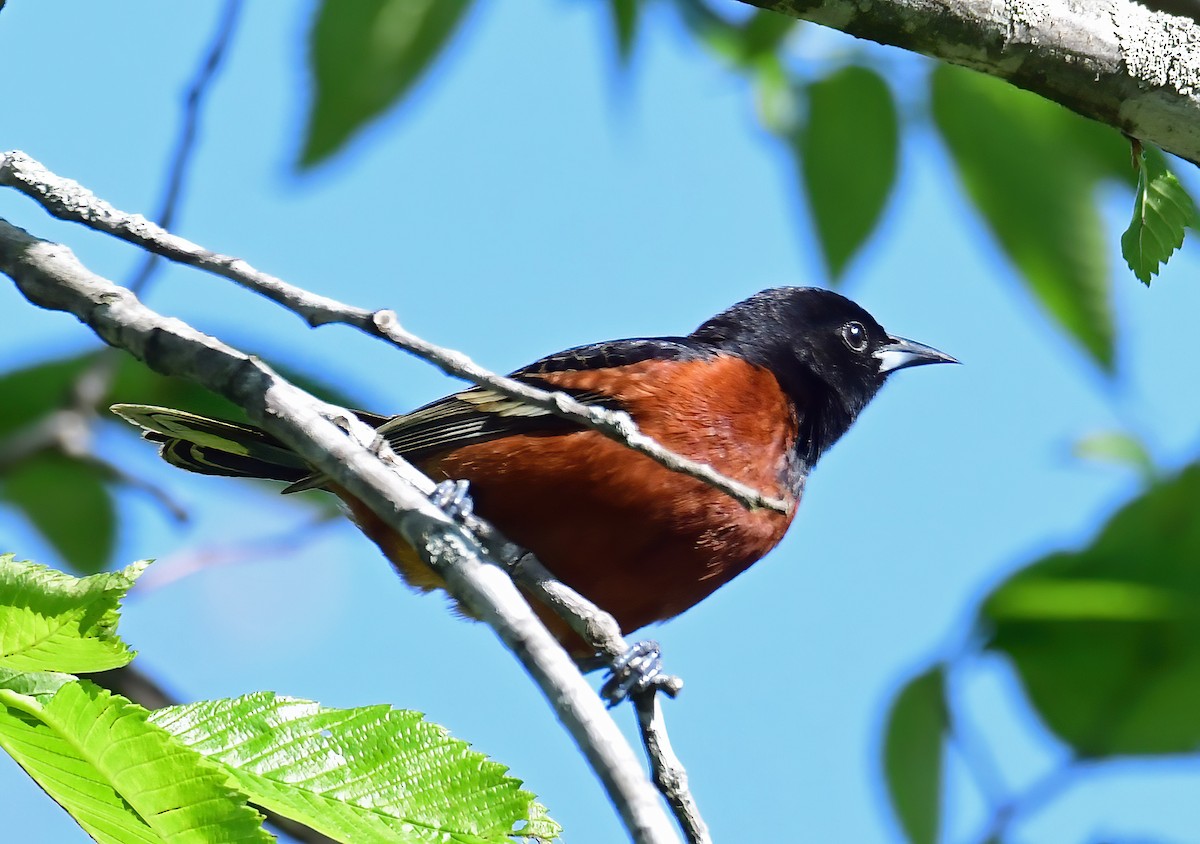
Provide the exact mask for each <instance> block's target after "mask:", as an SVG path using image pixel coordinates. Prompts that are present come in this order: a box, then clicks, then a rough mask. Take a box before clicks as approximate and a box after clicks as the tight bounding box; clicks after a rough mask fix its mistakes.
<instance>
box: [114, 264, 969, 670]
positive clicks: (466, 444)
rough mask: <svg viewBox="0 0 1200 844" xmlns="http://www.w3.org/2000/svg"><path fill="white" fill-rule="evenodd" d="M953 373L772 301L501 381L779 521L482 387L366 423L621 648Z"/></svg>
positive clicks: (418, 579)
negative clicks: (631, 440) (923, 374)
mask: <svg viewBox="0 0 1200 844" xmlns="http://www.w3.org/2000/svg"><path fill="white" fill-rule="evenodd" d="M954 362H956V361H955V360H954V358H952V357H950V356H949V355H945V354H943V353H941V352H939V351H937V350H936V349H933V348H930V347H929V346H925V345H922V344H920V343H914V342H912V341H910V340H904V339H901V338H898V337H894V336H892V335H890V334H888V332H887V331H885V330H884V329H883V327H882V326H880V324H879V323H878V322H876V321H875V319H874V318H873V317H872V316H871V315H870V314H869V313H867V312H866V311H865V310H863V309H862V308H860V307H859V306H858V305H856V304H855V303H854V302H851V301H850V300H849V299H846V298H845V297H843V296H840V295H838V294H836V293H832V292H829V291H827V290H821V289H816V288H798V287H785V288H777V289H772V290H765V291H763V292H761V293H758V294H756V295H754V296H751V297H750V298H749V299H746V300H745V301H743V302H739V303H738V304H736V305H734V306H733V307H731V308H729V309H728V310H726V311H724V312H722V313H720V314H718V315H717V316H715V317H713V318H712V319H710V320H708V321H707V322H705V323H704V324H703V325H701V326H700V327H699V328H698V329H696V330H695V331H693V332H692V333H691V334H689V335H687V336H685V337H649V338H638V339H630V340H614V341H611V342H606V343H597V344H594V345H589V346H580V347H578V348H574V349H569V350H567V351H564V352H559V353H558V354H554V355H550V356H549V357H545V358H542V359H541V360H539V361H537V362H535V363H532V364H530V365H529V366H526V367H524V368H522V369H519V370H517V371H516V372H514V373H513V377H514V378H517V379H519V380H521V381H525V382H527V383H530V384H534V385H536V386H538V387H542V388H545V389H548V390H562V391H564V392H567V393H570V394H571V395H573V396H574V397H575V398H577V399H579V400H580V401H583V402H587V403H591V404H598V405H602V406H605V407H609V408H616V409H621V410H625V411H627V412H628V413H629V414H630V415H631V416H632V417H633V419H634V420H635V421H636V422H637V424H638V426H639V427H640V428H641V430H642V431H643V432H644V433H646V434H648V435H650V436H651V437H653V438H654V439H656V440H657V441H658V442H660V443H662V444H663V445H664V446H666V447H667V448H669V449H671V450H673V451H675V452H677V453H679V454H682V455H684V456H686V457H689V458H692V459H694V460H699V461H703V462H706V463H709V464H710V465H712V466H713V468H715V469H716V470H717V471H718V472H721V473H722V474H724V475H726V476H728V477H730V478H733V479H735V480H738V481H741V482H742V483H745V484H748V485H750V486H752V487H754V488H755V489H758V490H760V491H762V492H764V493H766V494H768V495H771V496H774V497H777V498H781V499H783V500H785V501H786V502H788V504H789V508H788V512H787V513H779V512H775V511H772V510H766V509H761V510H753V511H752V510H748V509H746V508H744V507H743V506H742V505H740V504H739V503H738V502H737V501H735V500H733V499H732V498H730V497H729V496H727V495H726V494H724V493H722V492H720V491H718V490H716V489H714V488H713V487H711V486H709V485H707V484H705V483H704V482H702V481H699V480H696V479H695V478H692V477H689V476H686V475H681V474H678V473H675V472H672V471H670V470H668V469H665V468H663V467H662V466H660V465H659V464H658V463H656V462H654V461H653V460H651V459H650V458H648V457H645V456H643V455H641V454H638V453H636V452H634V451H631V450H629V449H628V448H625V447H624V446H622V445H620V444H618V443H616V442H614V441H613V440H610V439H608V438H607V437H605V436H603V435H602V434H599V433H597V432H595V431H590V430H584V429H582V428H580V427H579V426H577V425H575V424H573V423H572V422H570V421H569V420H566V419H563V418H561V417H558V416H554V415H552V414H550V413H548V412H546V411H543V410H540V409H537V408H533V407H530V406H528V405H523V404H521V403H520V402H517V401H514V400H512V399H510V398H508V397H506V396H502V395H498V394H496V393H494V392H491V391H489V390H487V389H484V388H480V387H472V388H470V389H467V390H463V391H461V392H458V393H454V394H453V395H450V396H447V397H445V398H442V399H439V400H438V401H435V402H433V403H431V404H428V405H425V406H424V407H422V408H420V409H418V410H415V411H413V412H411V413H407V414H403V415H400V416H392V417H384V416H376V415H374V414H369V413H362V414H360V416H361V418H363V419H364V420H365V421H366V422H368V423H369V424H372V425H373V426H374V427H375V428H376V429H377V431H378V433H379V435H380V436H382V437H383V438H385V439H386V440H387V442H388V443H389V444H390V445H391V447H392V448H393V449H394V450H395V451H396V452H397V453H399V454H400V455H402V456H403V457H404V458H405V459H407V460H409V461H411V462H412V463H414V464H415V465H416V466H417V467H419V468H420V469H421V470H422V471H424V472H425V473H426V474H428V475H429V476H430V477H431V478H433V479H434V480H437V481H442V480H447V479H465V480H466V481H468V482H469V484H470V491H471V498H472V500H473V506H474V509H475V511H476V512H477V513H479V515H480V516H482V517H483V518H485V519H487V520H488V521H490V522H491V523H492V524H493V525H495V526H496V527H497V528H498V529H499V530H500V531H501V532H502V533H503V534H504V535H505V536H507V537H508V538H509V539H511V540H512V541H513V542H516V543H517V544H519V545H521V546H523V547H525V548H527V549H529V550H530V551H532V552H533V553H534V554H536V555H537V557H538V558H539V559H540V560H541V561H542V562H543V563H544V564H545V565H546V566H547V568H549V569H550V571H551V572H553V573H554V575H555V576H556V577H558V578H559V579H560V580H562V581H563V582H564V583H566V584H567V585H569V586H571V587H573V588H574V589H576V590H577V591H579V592H580V593H582V594H583V595H584V596H586V597H587V598H589V599H591V600H592V601H593V602H595V603H596V604H597V605H599V606H600V607H601V608H603V609H605V610H607V611H608V612H610V613H611V614H612V615H613V616H615V618H616V619H617V621H618V623H619V624H620V625H621V627H622V629H624V630H626V631H629V630H634V629H636V628H639V627H642V626H644V625H647V624H649V623H651V622H654V621H662V620H665V619H668V618H671V617H672V616H675V615H678V614H679V613H681V612H683V611H684V610H686V609H688V608H689V607H691V606H693V605H694V604H696V603H697V602H698V601H700V600H702V599H703V598H705V597H706V596H708V595H709V594H711V593H712V592H713V591H714V590H715V589H717V588H718V587H720V586H721V585H723V584H725V583H727V582H728V581H730V580H731V579H732V578H734V577H735V576H737V575H738V574H740V573H741V572H743V571H745V570H746V569H747V568H748V567H749V566H750V565H751V564H752V563H754V562H756V561H757V560H759V559H760V558H761V557H762V556H763V555H764V554H766V553H767V552H768V551H770V550H771V549H772V548H773V547H775V545H776V544H777V543H778V542H779V541H780V539H782V538H783V535H784V533H785V531H786V530H787V528H788V525H789V524H790V523H791V521H792V517H793V515H794V514H795V508H796V505H797V504H798V503H799V501H800V496H801V493H802V492H803V490H804V483H805V479H806V478H807V477H808V473H809V471H810V470H811V469H812V468H813V466H814V465H815V464H816V462H817V460H818V458H820V456H821V455H822V453H824V452H825V451H826V450H827V449H828V448H829V447H830V446H831V445H833V443H834V442H835V441H837V439H838V438H839V437H841V435H842V434H844V433H845V432H846V430H847V429H848V428H849V427H850V425H851V423H852V422H853V421H854V419H855V417H857V416H858V414H859V412H860V411H861V410H862V409H863V408H864V407H865V406H866V404H867V402H869V401H870V400H871V398H872V397H873V396H874V395H875V394H876V392H878V390H879V388H880V387H882V386H883V383H884V381H885V380H886V378H887V376H888V375H889V374H891V373H892V372H895V371H896V370H898V369H902V368H904V367H909V366H917V365H921V364H928V363H954ZM113 410H114V412H116V413H118V414H119V415H121V416H123V417H124V418H125V419H127V420H129V421H130V422H132V423H133V424H135V425H138V426H140V427H141V428H143V429H144V436H145V437H146V438H147V439H148V440H151V441H153V442H156V443H159V444H160V447H161V453H162V456H163V458H164V459H166V460H167V461H168V462H169V463H172V464H174V465H176V466H179V467H181V468H184V469H188V470H190V471H193V472H199V473H202V474H209V475H228V476H239V477H257V478H270V479H274V480H279V481H287V482H290V483H291V484H292V487H291V488H297V487H300V488H305V487H308V486H319V485H321V481H320V478H319V477H317V476H314V475H312V468H311V467H310V466H309V465H307V464H306V463H305V462H304V461H303V460H302V459H301V458H300V457H298V456H297V455H296V454H294V453H293V452H292V451H291V450H290V449H288V447H287V446H285V445H284V444H283V443H282V442H280V441H279V440H277V439H276V438H275V437H273V436H271V435H270V434H268V433H266V432H265V431H262V430H260V429H258V428H254V427H251V426H248V425H243V424H239V423H234V422H224V421H220V420H216V419H210V418H206V417H201V416H196V415H194V414H189V413H185V412H182V411H178V410H171V409H167V408H158V407H149V406H144V405H127V404H126V405H116V406H114V407H113ZM285 491H287V490H285ZM333 491H334V492H336V493H337V494H339V495H340V496H341V497H342V498H343V500H344V501H345V502H346V504H347V506H348V507H349V510H350V514H351V516H352V518H353V519H354V520H355V522H357V524H358V525H359V527H360V528H361V529H362V530H363V532H364V533H366V534H367V536H369V537H370V538H371V539H372V540H374V542H375V543H376V544H377V545H379V547H380V548H381V549H382V550H383V552H384V554H386V555H387V557H388V558H389V559H390V560H391V561H392V563H393V564H394V565H395V566H396V568H397V570H398V571H399V572H400V574H401V575H402V576H403V577H404V579H405V580H406V581H407V582H408V583H409V584H411V585H412V586H414V587H416V588H418V589H421V590H429V589H434V588H437V587H439V586H441V585H442V583H441V580H440V579H439V578H438V576H437V575H436V574H435V573H434V572H433V571H432V570H431V569H429V568H428V567H427V566H425V564H424V563H423V562H422V561H421V560H420V558H419V557H418V556H417V555H416V553H415V552H414V551H413V549H412V548H410V547H409V546H407V545H406V544H405V543H404V541H403V540H402V539H401V538H400V537H399V536H398V535H397V534H396V533H395V532H394V531H392V530H391V529H389V528H388V527H387V526H386V525H385V524H384V523H383V522H382V521H381V520H380V519H379V518H378V517H377V516H376V515H375V514H374V513H372V512H371V511H370V510H369V509H368V508H367V507H366V506H365V505H363V504H362V503H361V502H360V501H358V500H357V499H355V498H354V497H352V496H350V495H349V494H347V493H345V492H344V491H341V490H338V489H334V490H333ZM547 620H548V622H549V623H550V624H551V627H552V629H553V630H554V631H555V633H556V635H558V636H559V638H560V639H561V640H562V641H563V643H564V645H566V646H567V647H568V649H569V650H571V652H572V653H574V654H575V655H576V656H583V655H586V654H588V653H589V651H588V649H587V648H586V647H585V646H584V645H583V643H582V641H581V640H580V639H579V638H577V637H576V636H575V635H574V634H573V633H571V632H570V631H569V630H568V629H567V628H566V627H565V625H563V624H562V623H561V622H559V621H558V620H557V619H547Z"/></svg>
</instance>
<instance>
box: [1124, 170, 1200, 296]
mask: <svg viewBox="0 0 1200 844" xmlns="http://www.w3.org/2000/svg"><path fill="white" fill-rule="evenodd" d="M1136 150H1137V147H1135V151H1136ZM1134 163H1135V164H1136V165H1137V169H1138V182H1137V193H1136V194H1135V195H1134V196H1135V198H1134V202H1133V219H1132V220H1131V221H1130V222H1129V228H1128V229H1126V230H1125V234H1123V235H1121V252H1122V253H1123V254H1124V256H1125V261H1126V262H1127V263H1128V264H1129V269H1131V270H1133V274H1134V275H1136V276H1137V277H1138V279H1139V280H1140V281H1141V282H1142V283H1143V284H1146V285H1148V284H1150V278H1151V277H1152V276H1154V275H1157V273H1158V270H1159V267H1160V266H1161V265H1162V264H1165V263H1166V262H1167V259H1168V258H1170V257H1171V254H1172V253H1173V252H1174V251H1175V250H1176V249H1178V248H1179V247H1180V246H1182V245H1183V236H1184V232H1185V230H1186V229H1188V228H1193V229H1194V228H1196V226H1197V220H1198V217H1197V212H1196V205H1195V203H1194V202H1193V201H1192V198H1191V197H1190V196H1189V195H1188V192H1187V191H1186V190H1184V189H1183V185H1181V184H1179V180H1178V179H1177V178H1175V174H1174V173H1172V172H1171V171H1170V170H1168V169H1167V162H1166V159H1165V158H1164V157H1163V154H1162V153H1161V152H1159V151H1158V150H1156V149H1154V148H1150V149H1147V150H1145V151H1142V152H1141V153H1140V154H1135V157H1134Z"/></svg>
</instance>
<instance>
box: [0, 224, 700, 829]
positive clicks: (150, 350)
mask: <svg viewBox="0 0 1200 844" xmlns="http://www.w3.org/2000/svg"><path fill="white" fill-rule="evenodd" d="M0 272H4V273H5V274H7V275H8V276H10V277H11V278H12V279H13V280H14V281H15V282H16V284H17V287H18V288H19V289H20V290H21V292H22V293H23V294H24V295H25V297H26V298H28V299H29V300H30V301H31V302H33V303H34V304H36V305H39V306H41V307H44V308H49V309H51V310H60V311H65V312H67V313H71V314H73V315H75V316H76V317H77V318H78V319H79V320H80V321H81V322H83V323H84V324H86V325H88V326H89V327H90V328H92V330H93V331H95V332H96V333H97V334H98V335H99V336H100V337H101V338H102V339H103V340H105V341H106V342H108V343H109V344H110V345H114V346H117V347H120V348H123V349H125V350H127V351H129V352H130V353H132V354H133V355H134V356H135V357H137V358H139V359H140V360H143V361H146V362H147V363H149V364H151V365H152V366H153V367H154V368H155V369H156V370H158V371H160V372H166V373H170V374H174V375H181V376H183V377H187V378H191V379H193V380H196V381H198V382H199V383H201V384H203V385H205V386H206V387H208V388H209V389H211V390H213V391H215V392H217V393H220V394H221V395H224V396H225V397H226V398H228V399H230V400H231V401H233V402H235V403H236V404H238V405H239V406H240V407H242V408H243V409H244V410H245V411H246V412H247V414H248V415H249V417H250V418H251V419H252V420H254V421H255V422H257V423H259V424H261V425H262V426H263V427H264V428H266V429H267V430H269V431H270V432H271V433H273V434H274V435H275V436H277V437H279V438H280V439H281V440H282V441H283V442H285V443H286V444H287V445H288V446H289V447H291V448H292V449H294V450H295V451H296V452H297V453H298V454H299V455H300V456H301V457H303V458H304V459H305V460H307V461H308V462H309V463H311V464H312V465H313V466H314V467H315V468H316V469H318V470H319V471H321V472H323V473H325V474H326V475H327V476H328V477H330V478H331V479H332V480H333V481H334V482H335V483H337V484H339V485H340V486H342V487H343V488H345V489H346V490H348V491H349V492H350V493H351V494H352V495H354V496H356V497H357V498H359V499H360V500H362V501H363V502H364V503H365V504H366V505H367V506H368V507H370V508H371V510H372V511H373V512H375V513H376V514H377V515H379V517H380V518H382V519H384V520H385V521H386V522H387V523H388V524H389V525H391V526H392V527H393V528H394V529H396V530H397V531H399V533H400V535H401V536H403V537H404V538H405V539H406V540H407V541H408V542H409V543H410V544H411V545H412V546H413V547H414V548H415V549H417V550H418V551H419V552H420V553H421V555H422V557H423V558H424V559H425V561H426V562H427V563H428V564H429V565H430V566H431V567H433V568H434V570H435V571H437V572H438V574H439V575H440V576H441V577H442V578H443V579H444V580H445V581H446V584H447V586H448V589H449V591H450V592H451V594H453V595H454V597H455V598H456V599H457V600H459V601H461V602H462V603H463V604H464V605H465V606H466V607H468V608H469V609H470V610H471V612H472V613H473V614H475V615H476V616H477V617H479V618H480V619H481V620H482V621H484V622H485V623H487V624H488V625H489V626H491V627H492V629H493V630H495V631H496V633H497V634H498V635H499V636H500V638H501V639H502V640H503V641H504V643H505V644H506V645H507V646H508V648H509V649H510V650H511V651H512V652H513V653H514V654H515V655H516V656H517V657H518V659H520V661H521V663H522V664H523V665H524V667H525V669H526V670H527V671H528V672H529V673H530V675H531V676H532V677H533V678H534V680H535V681H536V682H537V683H538V685H539V687H540V688H541V689H542V691H543V693H544V694H545V696H546V698H547V700H548V701H549V702H550V704H551V706H552V707H553V708H554V710H555V712H556V714H557V715H558V717H559V719H560V720H561V721H562V722H563V724H564V725H565V726H566V728H567V730H568V731H569V732H570V733H571V735H572V737H573V738H574V739H575V741H576V744H577V745H578V746H579V748H580V750H581V751H583V753H584V755H585V757H586V758H587V759H588V761H589V763H590V764H591V765H592V768H593V770H595V771H596V773H597V775H598V776H599V778H600V780H601V782H602V783H603V785H604V787H605V789H606V791H607V792H608V795H609V797H610V799H611V800H612V801H613V803H614V805H615V806H616V807H617V810H618V812H619V813H620V815H621V817H622V820H623V821H624V822H625V825H626V828H627V829H628V830H629V832H630V835H631V836H632V838H633V840H634V841H637V842H648V843H653V844H657V842H666V841H676V840H678V839H677V838H676V836H675V833H674V830H673V829H672V827H671V824H670V821H669V820H668V818H667V816H666V814H665V813H664V812H663V810H662V806H661V804H660V803H659V800H658V796H657V794H656V793H655V791H654V788H653V786H651V784H650V782H649V781H648V780H647V779H646V777H645V775H644V774H643V773H642V772H641V766H640V764H639V763H638V761H637V758H636V757H635V756H634V754H633V751H632V749H631V748H630V747H629V745H628V744H627V743H626V742H625V740H624V737H623V736H622V735H621V733H620V731H619V730H618V729H617V727H616V725H615V724H614V723H613V721H612V719H611V718H610V717H609V715H608V713H607V712H606V711H605V709H604V706H603V704H602V703H601V701H600V699H599V698H598V697H597V696H596V695H595V693H594V692H593V691H592V689H591V687H590V686H589V685H588V683H587V681H586V680H585V679H584V678H583V677H582V675H580V674H579V672H578V671H577V670H576V668H575V666H574V664H573V663H572V662H571V659H570V657H569V656H568V655H567V653H566V652H565V651H564V650H563V649H562V647H561V646H560V645H559V643H558V642H557V641H556V640H555V639H554V638H553V637H552V636H551V635H550V633H549V632H548V631H547V630H546V628H545V627H544V626H543V625H542V624H541V623H540V621H538V619H537V617H536V616H535V615H534V614H533V612H532V610H531V609H530V608H529V605H528V604H527V603H526V602H525V600H524V598H522V597H521V594H520V592H518V591H517V589H516V587H515V586H514V585H513V583H512V581H511V580H509V579H508V577H507V576H506V575H505V574H504V572H503V571H501V570H500V569H499V568H498V567H496V566H494V565H491V564H489V563H488V562H486V560H487V559H488V555H487V552H486V551H485V550H484V549H483V548H482V547H481V546H480V545H479V544H478V541H477V540H476V539H475V538H474V537H473V536H471V535H470V534H469V533H468V532H467V531H466V530H464V529H463V528H461V527H459V526H458V525H456V524H455V523H453V522H452V521H450V520H449V519H448V518H447V517H446V515H445V514H444V513H442V512H441V511H440V510H438V509H437V508H436V507H434V506H433V504H432V503H430V501H429V500H428V499H427V498H426V495H427V494H428V492H429V491H431V490H432V489H433V482H432V481H430V480H429V479H428V478H426V477H425V476H424V475H421V474H420V473H419V472H417V471H416V469H414V468H413V467H412V466H410V465H409V464H407V463H405V462H404V461H402V460H400V459H399V458H397V457H395V456H394V455H391V454H390V452H388V451H384V452H383V453H382V454H381V453H379V452H378V451H377V450H375V448H373V447H368V446H367V445H364V443H368V442H371V440H372V437H373V434H372V432H371V431H370V429H369V428H368V427H367V426H365V425H363V424H362V423H360V422H358V421H357V419H356V418H355V417H354V416H353V415H352V414H350V413H348V412H347V411H345V410H343V409H341V408H335V407H331V406H329V405H325V404H323V403H322V402H320V401H318V400H317V399H315V398H313V397H312V396H310V395H308V394H307V393H305V392H304V391H302V390H300V389H298V388H296V387H295V386H293V385H291V384H290V383H288V382H287V381H285V380H283V379H282V378H280V377H279V376H278V375H277V374H275V373H274V372H273V371H272V370H271V369H270V368H269V367H267V366H266V365H265V364H263V363H262V362H261V361H259V360H257V359H255V358H252V357H250V356H248V355H245V354H243V353H241V352H238V351H237V350H235V349H233V348H231V347H229V346H227V345H225V344H224V343H222V342H220V341H219V340H217V339H215V338H213V337H209V336H207V335H204V334H201V333H200V332H198V331H196V330H195V329H193V328H191V327H190V326H188V325H186V324H184V323H183V322H181V321H179V320H176V319H168V318H165V317H163V316H161V315H160V314H158V313H155V312H154V311H152V310H150V309H148V308H146V307H145V306H144V305H143V304H142V303H141V302H140V301H138V299H137V297H136V296H135V295H134V294H133V293H132V292H130V291H129V290H127V289H125V288H121V287H118V286H117V285H115V284H113V283H112V282H110V281H108V280H106V279H103V278H101V277H99V276H96V275H94V274H93V273H91V272H89V271H88V270H87V269H86V268H84V267H83V266H82V265H81V264H80V263H79V262H78V260H77V259H76V258H75V256H74V255H73V254H72V253H71V251H70V250H69V249H67V248H66V247H64V246H61V245H58V244H53V243H48V242H46V241H42V240H39V239H37V238H35V237H32V236H31V235H29V234H28V233H26V232H24V231H23V230H21V229H19V228H16V227H15V226H12V225H10V224H9V223H7V222H6V221H4V220H0ZM331 419H336V420H338V423H339V424H336V425H335V424H334V422H332V421H330V420H331ZM339 426H340V427H339ZM346 429H349V431H350V432H351V434H352V436H346ZM381 458H386V462H385V459H381ZM389 464H390V465H389Z"/></svg>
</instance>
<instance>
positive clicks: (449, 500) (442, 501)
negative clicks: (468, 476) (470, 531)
mask: <svg viewBox="0 0 1200 844" xmlns="http://www.w3.org/2000/svg"><path fill="white" fill-rule="evenodd" d="M469 490H470V484H468V483H467V482H466V481H442V482H441V483H440V484H438V485H437V487H435V488H434V490H433V492H431V493H430V494H429V500H430V501H431V502H432V503H433V506H434V507H437V508H438V509H439V510H441V511H442V512H443V513H445V514H446V515H447V516H449V517H450V518H451V519H453V520H454V521H456V522H458V523H459V524H462V523H463V522H465V521H467V519H469V518H470V517H471V514H472V513H473V512H474V509H475V505H474V504H473V503H472V501H471V494H470V491H469Z"/></svg>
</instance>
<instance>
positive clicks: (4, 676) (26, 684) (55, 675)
mask: <svg viewBox="0 0 1200 844" xmlns="http://www.w3.org/2000/svg"><path fill="white" fill-rule="evenodd" d="M78 679H79V678H78V677H76V676H75V675H74V674H63V673H62V672H60V671H13V670H11V669H9V668H4V667H3V666H0V689H8V690H9V691H13V692H16V693H17V694H21V695H27V696H28V697H35V698H39V699H42V698H51V697H53V696H54V694H55V693H56V692H57V691H58V690H59V689H61V688H62V687H63V686H65V685H66V684H67V683H74V682H75V681H76V680H78ZM42 702H43V703H44V702H45V700H42Z"/></svg>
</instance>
